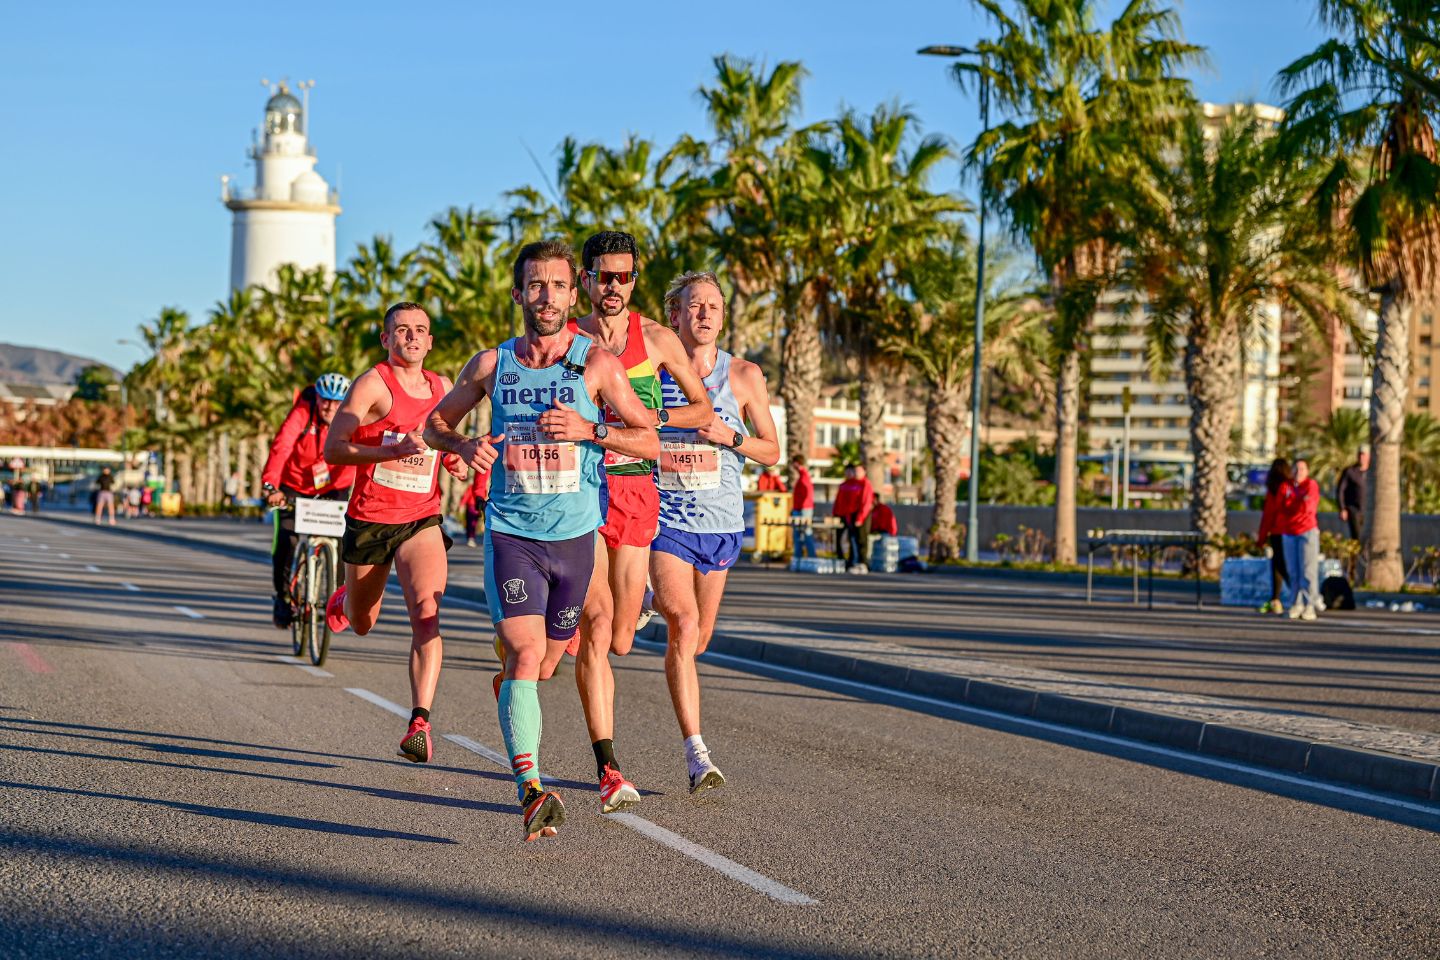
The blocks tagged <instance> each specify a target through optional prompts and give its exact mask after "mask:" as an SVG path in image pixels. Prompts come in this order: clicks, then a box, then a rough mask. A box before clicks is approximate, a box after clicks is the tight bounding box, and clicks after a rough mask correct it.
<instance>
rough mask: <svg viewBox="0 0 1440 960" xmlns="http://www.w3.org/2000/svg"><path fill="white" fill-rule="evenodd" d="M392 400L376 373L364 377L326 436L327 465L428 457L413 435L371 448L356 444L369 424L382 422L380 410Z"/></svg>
mask: <svg viewBox="0 0 1440 960" xmlns="http://www.w3.org/2000/svg"><path fill="white" fill-rule="evenodd" d="M389 396H390V388H389V387H387V386H385V381H384V380H381V379H380V374H378V373H376V372H375V371H374V370H373V369H372V370H367V371H365V372H364V373H362V374H360V377H359V378H358V379H357V380H356V381H355V383H354V385H353V386H351V387H350V392H349V393H347V394H346V395H345V399H344V400H343V401H341V403H340V409H339V410H337V411H335V419H334V420H333V421H331V423H330V430H329V432H328V433H327V434H326V435H325V462H326V463H336V464H347V463H348V464H355V465H356V466H361V465H364V464H367V463H385V462H386V461H388V460H399V459H402V458H404V457H412V456H414V455H415V454H417V453H424V452H425V450H426V449H427V448H426V446H425V444H423V443H421V442H420V437H419V434H411V435H409V436H407V437H406V438H405V439H404V440H401V441H399V442H397V443H385V444H381V445H379V446H375V447H372V446H368V445H364V444H359V443H355V442H354V441H353V440H351V437H353V436H354V435H355V431H356V430H358V429H359V428H360V425H361V424H363V423H365V422H366V421H367V420H368V421H369V422H371V423H374V422H375V420H376V419H379V416H380V413H379V407H380V404H382V403H384V402H385V400H386V399H388V398H389Z"/></svg>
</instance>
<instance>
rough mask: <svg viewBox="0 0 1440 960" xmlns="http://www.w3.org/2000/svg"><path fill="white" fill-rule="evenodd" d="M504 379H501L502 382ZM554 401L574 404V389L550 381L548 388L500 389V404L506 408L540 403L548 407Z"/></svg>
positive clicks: (503, 387)
mask: <svg viewBox="0 0 1440 960" xmlns="http://www.w3.org/2000/svg"><path fill="white" fill-rule="evenodd" d="M503 379H504V378H502V380H503ZM556 400H559V401H560V402H561V403H574V402H575V388H574V387H571V386H565V387H562V386H560V384H559V382H558V381H555V380H551V381H550V385H549V386H548V387H505V386H502V387H501V388H500V402H501V403H503V404H505V405H506V406H510V405H511V404H515V405H517V406H518V405H528V404H532V403H541V404H544V405H545V406H547V407H548V406H550V405H551V404H552V403H554V402H555V401H556Z"/></svg>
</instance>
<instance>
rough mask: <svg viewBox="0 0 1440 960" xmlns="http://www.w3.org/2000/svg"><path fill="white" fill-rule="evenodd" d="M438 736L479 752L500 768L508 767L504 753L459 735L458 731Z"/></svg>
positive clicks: (507, 768) (472, 751)
mask: <svg viewBox="0 0 1440 960" xmlns="http://www.w3.org/2000/svg"><path fill="white" fill-rule="evenodd" d="M440 736H441V737H442V738H443V739H445V740H449V741H450V742H451V743H453V744H455V745H456V746H458V747H464V748H465V749H466V750H469V751H470V752H471V753H474V754H479V755H480V756H482V757H484V758H485V759H486V760H489V761H490V762H491V763H493V764H495V765H496V766H497V767H499V768H500V769H502V770H509V769H510V764H509V763H508V762H506V760H505V755H504V754H500V753H496V752H495V751H494V750H491V749H490V748H489V747H487V746H485V744H483V743H479V742H477V741H475V740H471V739H470V738H469V737H466V736H461V735H460V734H458V733H442V734H441V735H440Z"/></svg>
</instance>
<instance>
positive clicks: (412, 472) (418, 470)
mask: <svg viewBox="0 0 1440 960" xmlns="http://www.w3.org/2000/svg"><path fill="white" fill-rule="evenodd" d="M405 436H406V435H405V434H403V433H396V432H395V431H393V430H386V431H385V436H383V437H381V438H380V443H381V444H387V443H399V442H400V441H401V440H404V439H405ZM439 459H440V451H438V450H433V449H432V450H423V451H421V452H420V453H417V454H413V455H411V456H408V457H402V458H401V459H399V460H387V461H385V462H384V463H377V464H375V472H374V473H372V474H371V479H372V480H374V481H375V482H376V483H378V484H379V485H380V486H382V487H389V488H390V489H391V490H401V491H404V492H405V493H429V492H430V487H431V486H432V485H433V484H434V482H435V464H436V463H438V462H439Z"/></svg>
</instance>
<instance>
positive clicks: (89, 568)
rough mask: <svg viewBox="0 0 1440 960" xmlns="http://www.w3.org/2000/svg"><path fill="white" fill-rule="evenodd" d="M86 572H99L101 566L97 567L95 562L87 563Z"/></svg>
mask: <svg viewBox="0 0 1440 960" xmlns="http://www.w3.org/2000/svg"><path fill="white" fill-rule="evenodd" d="M85 572H86V573H99V572H100V568H99V567H97V566H95V564H93V563H87V564H85Z"/></svg>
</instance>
